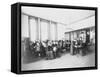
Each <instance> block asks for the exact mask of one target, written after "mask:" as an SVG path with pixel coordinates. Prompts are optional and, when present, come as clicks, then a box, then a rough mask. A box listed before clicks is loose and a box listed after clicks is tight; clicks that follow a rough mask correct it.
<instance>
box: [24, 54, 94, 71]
mask: <svg viewBox="0 0 100 77" xmlns="http://www.w3.org/2000/svg"><path fill="white" fill-rule="evenodd" d="M91 66H95V53H94V52H93V53H90V54H87V55H86V56H81V55H70V54H69V53H66V54H64V55H63V56H61V57H60V58H56V59H52V60H45V59H42V60H39V61H36V62H31V63H26V64H23V63H22V70H23V71H24V70H41V69H56V68H73V67H75V68H76V67H91Z"/></svg>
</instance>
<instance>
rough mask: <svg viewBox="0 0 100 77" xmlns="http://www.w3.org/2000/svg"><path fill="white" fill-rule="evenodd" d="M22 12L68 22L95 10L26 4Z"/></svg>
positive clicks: (79, 18) (91, 13)
mask: <svg viewBox="0 0 100 77" xmlns="http://www.w3.org/2000/svg"><path fill="white" fill-rule="evenodd" d="M22 12H23V13H26V14H29V15H32V16H36V17H41V18H44V19H48V20H53V21H56V22H60V23H64V24H70V23H72V22H75V21H78V20H81V19H84V18H86V17H88V16H91V15H94V14H95V11H93V10H78V9H57V8H42V7H26V6H23V7H22Z"/></svg>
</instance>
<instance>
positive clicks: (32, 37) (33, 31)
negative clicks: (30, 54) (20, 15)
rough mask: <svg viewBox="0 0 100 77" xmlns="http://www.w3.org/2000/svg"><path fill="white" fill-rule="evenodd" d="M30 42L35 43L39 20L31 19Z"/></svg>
mask: <svg viewBox="0 0 100 77" xmlns="http://www.w3.org/2000/svg"><path fill="white" fill-rule="evenodd" d="M29 26H30V40H31V41H35V40H36V26H37V20H36V19H35V18H33V17H32V18H30V25H29Z"/></svg>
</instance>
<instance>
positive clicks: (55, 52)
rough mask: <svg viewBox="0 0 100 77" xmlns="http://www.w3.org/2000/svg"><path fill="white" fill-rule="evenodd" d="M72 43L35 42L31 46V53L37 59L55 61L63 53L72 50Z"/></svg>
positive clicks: (60, 41)
mask: <svg viewBox="0 0 100 77" xmlns="http://www.w3.org/2000/svg"><path fill="white" fill-rule="evenodd" d="M70 45H71V41H68V40H66V41H63V40H57V41H50V40H46V41H35V42H31V44H30V51H32V53H33V55H36V56H37V57H46V59H54V58H57V57H60V56H61V54H62V53H64V52H67V50H69V49H70Z"/></svg>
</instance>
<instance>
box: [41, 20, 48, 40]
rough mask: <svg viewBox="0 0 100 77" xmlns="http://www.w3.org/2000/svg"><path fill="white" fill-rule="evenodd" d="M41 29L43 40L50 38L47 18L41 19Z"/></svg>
mask: <svg viewBox="0 0 100 77" xmlns="http://www.w3.org/2000/svg"><path fill="white" fill-rule="evenodd" d="M40 25H41V31H40V34H41V40H43V41H45V40H48V26H49V24H48V21H46V20H41V24H40Z"/></svg>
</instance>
